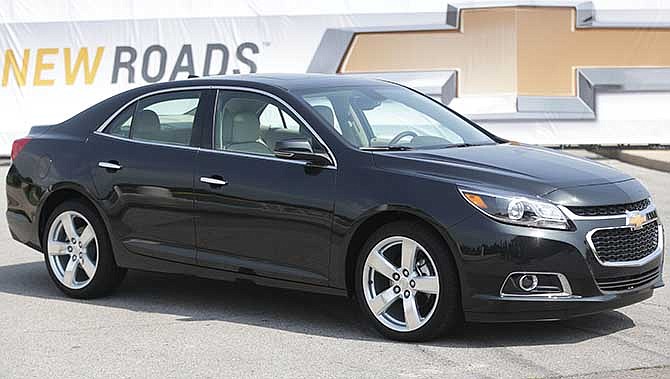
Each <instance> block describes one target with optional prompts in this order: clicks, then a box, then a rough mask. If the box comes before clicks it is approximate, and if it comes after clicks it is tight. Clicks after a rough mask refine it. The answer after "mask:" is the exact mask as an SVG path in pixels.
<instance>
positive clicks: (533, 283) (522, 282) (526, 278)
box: [519, 274, 538, 292]
mask: <svg viewBox="0 0 670 379" xmlns="http://www.w3.org/2000/svg"><path fill="white" fill-rule="evenodd" d="M537 283H538V280H537V276H536V275H532V274H531V275H523V276H522V277H521V278H519V288H521V289H522V290H524V291H526V292H531V291H532V290H534V289H536V288H537Z"/></svg>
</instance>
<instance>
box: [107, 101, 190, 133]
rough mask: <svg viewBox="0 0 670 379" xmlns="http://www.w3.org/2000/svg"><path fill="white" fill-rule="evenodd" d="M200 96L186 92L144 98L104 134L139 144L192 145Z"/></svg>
mask: <svg viewBox="0 0 670 379" xmlns="http://www.w3.org/2000/svg"><path fill="white" fill-rule="evenodd" d="M200 96H201V92H200V91H184V92H171V93H166V94H160V95H155V96H150V97H147V98H144V99H142V100H140V101H138V102H137V103H136V104H134V105H131V106H129V107H128V108H127V109H125V110H124V111H123V112H121V114H119V116H117V118H116V119H115V120H114V121H113V122H112V123H111V124H110V126H109V127H108V128H107V130H106V131H105V132H106V133H109V134H111V135H114V136H118V137H123V138H130V139H133V140H138V141H147V142H158V143H165V144H170V145H181V146H189V145H190V144H191V137H192V134H193V126H194V124H195V120H196V117H197V110H198V104H199V103H200Z"/></svg>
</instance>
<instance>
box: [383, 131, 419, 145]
mask: <svg viewBox="0 0 670 379" xmlns="http://www.w3.org/2000/svg"><path fill="white" fill-rule="evenodd" d="M410 136H411V137H418V134H416V133H414V132H413V131H411V130H405V131H404V132H400V133H398V134H397V135H396V136H395V137H393V138H392V139H391V140H390V141H389V146H392V145H395V144H396V143H398V142H400V140H401V139H403V138H405V137H410Z"/></svg>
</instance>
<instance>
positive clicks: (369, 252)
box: [356, 221, 462, 341]
mask: <svg viewBox="0 0 670 379" xmlns="http://www.w3.org/2000/svg"><path fill="white" fill-rule="evenodd" d="M356 274H357V275H356V295H357V298H358V302H359V305H360V306H361V308H362V310H363V313H364V314H366V315H367V316H368V318H369V319H370V320H371V321H372V323H373V324H374V325H375V327H376V328H377V330H379V331H380V332H381V333H382V334H384V335H385V336H387V337H389V338H392V339H396V340H401V341H425V340H429V339H433V338H437V337H439V336H441V335H443V334H445V333H446V332H449V331H452V330H453V329H454V328H456V327H457V326H458V325H460V322H461V320H462V316H461V314H462V312H461V308H460V301H459V298H460V297H459V291H460V289H459V284H458V274H457V270H456V266H455V263H454V261H453V258H452V257H451V255H450V252H449V249H448V247H447V246H446V244H445V243H444V241H443V240H442V239H441V238H440V237H439V236H437V235H436V234H435V233H434V232H432V230H430V229H428V228H426V227H424V226H423V225H422V224H420V223H414V222H404V221H401V222H395V223H392V224H388V225H385V226H383V227H381V228H380V229H379V230H377V231H376V232H375V233H374V234H373V235H372V236H370V238H369V239H368V241H367V243H366V244H365V246H364V247H363V250H362V252H361V254H360V255H359V259H358V264H357V268H356Z"/></svg>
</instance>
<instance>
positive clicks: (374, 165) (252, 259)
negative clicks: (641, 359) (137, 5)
mask: <svg viewBox="0 0 670 379" xmlns="http://www.w3.org/2000/svg"><path fill="white" fill-rule="evenodd" d="M7 198H8V209H7V219H8V222H9V226H10V229H11V233H12V236H13V237H14V238H15V239H16V240H18V241H20V242H22V243H25V244H27V245H28V246H31V247H32V248H34V249H36V250H39V251H41V252H42V253H43V254H44V257H45V261H46V267H47V270H48V272H49V275H50V276H51V277H52V279H53V281H54V283H55V284H56V285H57V286H58V287H59V288H60V289H61V290H62V291H63V292H64V293H65V294H66V295H68V296H72V297H76V298H93V297H98V296H103V295H106V294H108V293H110V292H111V291H112V290H113V289H114V288H116V287H117V286H118V285H119V283H120V282H121V280H122V279H123V277H124V274H125V272H126V269H141V270H152V271H160V272H170V273H183V274H190V275H197V276H202V277H208V278H216V279H225V280H245V281H252V282H255V283H257V284H261V285H269V286H278V287H285V288H293V289H301V290H308V291H316V292H322V293H328V294H337V295H344V296H352V297H355V298H356V299H357V300H358V302H359V304H360V306H361V309H362V311H363V313H364V314H365V315H366V316H367V317H368V318H369V319H370V321H371V322H372V324H374V325H375V326H376V327H377V329H378V330H379V331H380V332H381V333H383V334H384V335H386V336H388V337H390V338H394V339H399V340H415V341H416V340H426V339H430V338H434V337H437V336H440V335H441V334H443V333H445V332H449V331H454V330H455V329H457V328H459V325H460V323H461V322H462V321H464V320H469V321H481V322H500V321H530V320H557V319H564V318H569V317H575V316H580V315H586V314H591V313H595V312H600V311H603V310H608V309H613V308H617V307H622V306H625V305H629V304H633V303H636V302H639V301H642V300H644V299H647V298H649V297H650V296H652V293H653V291H654V289H655V288H657V287H660V286H662V285H663V283H662V279H661V267H662V260H663V246H662V242H663V230H662V227H661V224H660V222H659V219H658V215H657V213H656V210H655V207H654V203H653V201H652V199H651V198H650V195H649V193H648V192H647V190H646V189H645V188H644V186H642V185H641V184H640V183H639V182H638V181H637V180H635V179H633V178H631V177H629V176H628V175H625V174H623V173H621V172H619V171H616V170H614V169H612V168H609V167H607V166H604V165H601V164H599V163H595V162H592V161H586V160H582V159H578V158H574V157H572V156H568V155H565V154H562V153H559V152H556V151H553V150H549V149H545V148H540V147H535V146H527V145H521V144H516V143H510V142H508V141H505V140H503V139H501V138H499V137H496V136H495V135H493V134H491V133H489V132H488V131H486V130H484V129H483V128H481V127H479V126H478V125H476V124H474V123H473V122H471V121H469V120H467V119H466V118H464V117H462V116H460V115H458V114H457V113H455V112H453V111H451V110H450V109H448V108H447V107H445V106H444V105H442V104H440V103H438V102H436V101H434V100H432V99H431V98H428V97H426V96H423V95H421V94H419V93H417V92H415V91H413V90H411V89H408V88H406V87H403V86H400V85H396V84H393V83H388V82H382V81H374V80H367V79H355V78H347V77H342V76H320V75H267V76H264V75H252V76H236V77H230V78H227V77H220V78H216V77H214V78H202V79H189V80H186V81H179V82H171V83H161V84H155V85H150V86H145V87H141V88H136V89H133V90H130V91H127V92H124V93H122V94H119V95H116V96H114V97H111V98H109V99H107V100H105V101H103V102H101V103H99V104H97V105H94V106H92V107H91V108H89V109H87V110H85V111H83V112H82V113H80V114H78V115H76V116H74V117H73V118H71V119H69V120H67V121H65V122H63V123H60V124H57V125H49V126H37V127H33V128H32V130H31V131H30V134H29V135H28V136H27V137H25V138H22V139H19V140H17V141H15V142H14V144H13V148H12V166H11V168H10V169H9V173H8V175H7Z"/></svg>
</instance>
